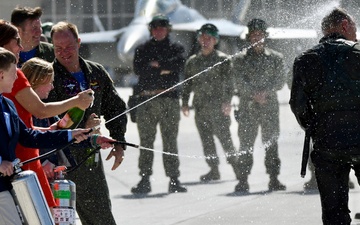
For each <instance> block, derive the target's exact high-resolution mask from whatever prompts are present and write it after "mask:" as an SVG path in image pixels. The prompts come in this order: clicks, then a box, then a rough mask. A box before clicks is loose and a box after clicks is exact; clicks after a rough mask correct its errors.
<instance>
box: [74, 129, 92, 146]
mask: <svg viewBox="0 0 360 225" xmlns="http://www.w3.org/2000/svg"><path fill="white" fill-rule="evenodd" d="M89 131H90V129H75V130H72V131H71V137H72V139H74V138H75V139H76V141H75V143H80V142H82V141H84V140H86V139H87V138H88V137H89V134H88V132H89Z"/></svg>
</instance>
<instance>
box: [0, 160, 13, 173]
mask: <svg viewBox="0 0 360 225" xmlns="http://www.w3.org/2000/svg"><path fill="white" fill-rule="evenodd" d="M0 173H1V174H2V175H3V176H11V175H12V174H13V173H14V165H13V163H12V162H10V161H7V160H3V161H2V162H1V164H0Z"/></svg>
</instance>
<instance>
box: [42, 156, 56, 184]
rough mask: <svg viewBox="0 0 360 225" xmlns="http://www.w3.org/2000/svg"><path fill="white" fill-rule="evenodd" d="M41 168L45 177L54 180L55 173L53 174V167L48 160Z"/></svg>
mask: <svg viewBox="0 0 360 225" xmlns="http://www.w3.org/2000/svg"><path fill="white" fill-rule="evenodd" d="M42 168H43V170H44V172H45V175H46V177H47V178H48V179H54V178H55V173H54V168H55V165H54V164H52V163H51V162H50V161H49V160H46V161H45V163H43V165H42Z"/></svg>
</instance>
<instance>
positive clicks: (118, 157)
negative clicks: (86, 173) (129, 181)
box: [106, 145, 125, 170]
mask: <svg viewBox="0 0 360 225" xmlns="http://www.w3.org/2000/svg"><path fill="white" fill-rule="evenodd" d="M113 156H114V157H115V161H114V165H113V167H112V168H111V170H116V169H117V168H118V167H119V166H120V164H121V163H122V161H123V160H124V157H125V155H124V149H123V147H122V145H115V148H114V149H113V150H111V152H110V153H109V155H108V156H107V157H106V160H109V159H110V158H111V157H113Z"/></svg>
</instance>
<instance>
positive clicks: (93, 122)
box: [85, 113, 101, 134]
mask: <svg viewBox="0 0 360 225" xmlns="http://www.w3.org/2000/svg"><path fill="white" fill-rule="evenodd" d="M100 123H101V119H100V117H99V116H98V115H96V114H95V113H92V114H91V115H90V116H89V118H88V119H87V121H86V123H85V128H95V127H96V128H97V129H95V130H94V131H93V132H91V134H101V133H100Z"/></svg>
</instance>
